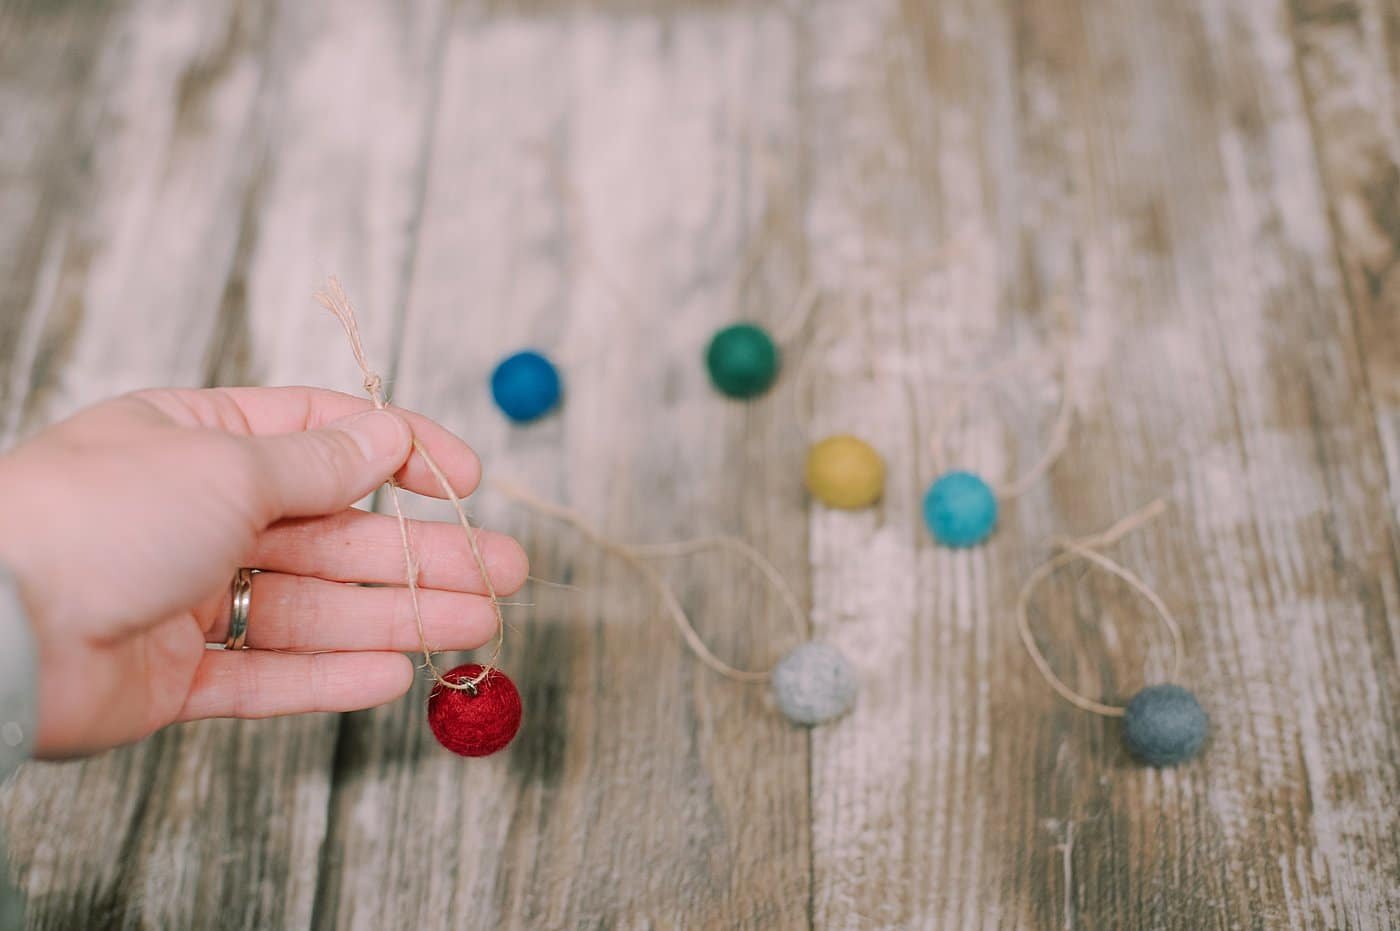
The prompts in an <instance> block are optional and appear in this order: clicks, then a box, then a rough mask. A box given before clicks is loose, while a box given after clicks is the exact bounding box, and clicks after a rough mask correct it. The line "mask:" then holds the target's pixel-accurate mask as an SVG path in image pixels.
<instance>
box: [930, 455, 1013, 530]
mask: <svg viewBox="0 0 1400 931" xmlns="http://www.w3.org/2000/svg"><path fill="white" fill-rule="evenodd" d="M997 510H998V506H997V496H996V492H994V491H993V490H992V488H991V486H990V485H988V484H987V483H986V482H985V481H983V480H982V477H981V476H979V475H976V474H974V473H972V472H961V471H954V472H947V473H945V474H944V475H941V476H939V478H938V479H937V480H936V481H935V482H934V483H933V484H932V485H930V486H929V490H928V494H926V495H925V496H924V522H925V523H927V524H928V529H929V532H930V533H932V534H933V538H934V539H935V540H937V541H938V542H939V543H942V544H943V545H944V546H952V547H965V546H976V545H977V544H978V543H981V542H982V541H984V540H986V539H987V538H988V537H989V536H991V535H992V531H993V530H995V529H996V525H997Z"/></svg>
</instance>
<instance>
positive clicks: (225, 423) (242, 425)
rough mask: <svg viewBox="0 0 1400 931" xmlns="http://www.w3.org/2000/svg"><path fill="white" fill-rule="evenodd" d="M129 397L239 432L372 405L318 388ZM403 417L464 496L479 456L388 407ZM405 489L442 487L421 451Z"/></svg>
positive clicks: (297, 425) (259, 431) (256, 432)
mask: <svg viewBox="0 0 1400 931" xmlns="http://www.w3.org/2000/svg"><path fill="white" fill-rule="evenodd" d="M132 397H134V398H136V399H138V400H141V401H143V402H145V403H147V404H150V405H153V406H155V407H156V408H158V409H159V410H160V411H161V412H162V413H164V414H165V415H166V416H168V417H171V418H172V419H174V420H175V421H176V422H177V423H180V424H183V425H185V426H191V427H211V428H214V429H218V430H223V431H225V432H227V433H234V434H238V435H241V436H275V435H278V434H285V433H300V432H303V431H306V430H315V429H318V428H320V427H324V426H327V425H328V424H330V423H331V422H333V421H336V420H340V419H342V418H345V417H349V416H352V415H354V414H360V413H363V412H365V411H368V410H372V409H373V405H372V404H371V403H370V401H369V399H368V398H357V397H352V396H350V395H348V394H341V393H340V392H338V391H327V390H325V389H323V388H301V387H295V388H207V389H182V388H168V389H157V390H152V391H140V392H137V393H136V394H135V395H132ZM393 411H394V412H395V413H396V414H398V415H399V416H400V417H402V418H403V419H404V420H406V421H407V422H408V426H409V428H410V429H411V430H412V431H413V436H414V438H415V439H417V441H418V442H419V443H420V444H422V446H423V448H424V449H426V450H427V451H428V455H430V456H432V457H433V461H434V462H436V463H437V464H438V466H440V467H441V468H442V471H443V473H444V474H445V475H446V476H447V480H448V482H449V484H451V486H452V489H453V491H455V492H456V494H457V497H459V498H461V497H466V496H467V495H470V494H471V493H472V492H473V491H475V490H476V486H477V484H478V483H479V482H480V481H481V462H480V461H479V460H478V459H477V458H476V453H474V452H472V449H471V447H470V446H468V445H467V444H466V443H465V442H463V441H462V440H461V439H459V438H458V437H457V436H455V435H453V434H452V432H451V431H449V430H447V429H446V428H445V427H442V426H441V425H439V424H437V423H435V422H434V421H432V420H429V419H428V418H426V417H424V416H422V415H421V414H416V413H413V412H412V411H406V410H403V409H401V408H397V407H396V408H393ZM399 481H400V482H401V483H402V484H403V486H404V487H405V488H407V489H409V490H410V491H413V492H416V493H418V494H420V495H428V496H431V497H434V498H441V497H442V488H441V486H440V485H439V484H438V482H437V479H436V478H434V476H433V474H432V472H431V470H429V468H428V466H427V464H426V463H425V462H424V461H423V457H422V456H421V455H419V454H418V453H416V452H415V453H414V454H413V455H412V456H410V457H408V463H407V465H406V466H404V468H403V470H402V472H401V473H400V474H399Z"/></svg>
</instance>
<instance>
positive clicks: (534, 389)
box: [491, 349, 562, 423]
mask: <svg viewBox="0 0 1400 931" xmlns="http://www.w3.org/2000/svg"><path fill="white" fill-rule="evenodd" d="M561 391H562V385H561V382H560V379H559V370H558V369H556V368H555V367H554V363H553V362H550V361H549V359H548V358H546V357H545V356H544V355H542V354H541V353H538V352H535V351H534V350H529V349H527V350H525V351H523V352H517V353H515V354H514V355H511V356H507V357H506V358H505V359H503V360H501V363H500V364H499V365H497V366H496V370H495V371H494V372H492V373H491V397H493V398H494V399H495V400H496V406H497V407H499V408H500V409H501V411H502V413H504V414H505V415H506V416H507V417H509V418H510V419H511V420H514V421H515V422H516V423H528V422H529V421H531V420H536V419H538V418H540V417H543V416H544V415H545V414H547V413H549V412H550V411H551V410H553V409H554V406H555V405H556V404H558V403H559V395H560V393H561Z"/></svg>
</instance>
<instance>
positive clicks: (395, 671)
mask: <svg viewBox="0 0 1400 931" xmlns="http://www.w3.org/2000/svg"><path fill="white" fill-rule="evenodd" d="M412 684H413V663H412V662H410V661H409V659H408V657H406V656H404V655H402V654H400V653H316V654H310V655H307V654H302V655H297V654H292V653H267V652H263V651H260V650H238V651H225V650H208V651H206V652H205V654H204V657H203V658H202V659H201V660H200V663H199V668H198V669H197V670H195V676H194V682H193V684H192V685H191V687H190V692H189V697H188V698H187V699H186V701H185V706H184V708H183V709H182V710H181V711H180V715H179V717H178V720H180V721H194V720H198V719H199V718H267V717H272V716H274V715H281V714H304V713H307V712H313V711H359V710H361V709H363V708H373V707H375V706H377V705H382V704H384V703H386V702H391V701H393V700H394V699H396V698H398V697H400V696H401V695H403V694H404V693H405V692H407V691H408V689H409V686H411V685H412Z"/></svg>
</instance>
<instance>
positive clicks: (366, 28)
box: [5, 3, 440, 928]
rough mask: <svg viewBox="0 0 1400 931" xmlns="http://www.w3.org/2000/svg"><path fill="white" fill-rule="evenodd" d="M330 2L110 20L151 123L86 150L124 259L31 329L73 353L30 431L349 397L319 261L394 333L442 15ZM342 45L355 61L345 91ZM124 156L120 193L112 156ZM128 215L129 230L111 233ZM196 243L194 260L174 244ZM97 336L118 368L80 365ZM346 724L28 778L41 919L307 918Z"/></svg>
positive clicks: (292, 923)
mask: <svg viewBox="0 0 1400 931" xmlns="http://www.w3.org/2000/svg"><path fill="white" fill-rule="evenodd" d="M333 6H334V7H335V10H338V11H340V12H343V13H345V14H346V19H345V20H344V21H343V25H339V28H334V27H327V25H326V24H327V23H332V22H334V21H335V17H334V16H332V15H331V14H332V12H333V11H332V9H331V8H330V7H331V5H325V4H298V5H296V6H295V7H291V8H284V9H282V10H279V11H276V16H275V17H274V16H273V11H271V10H270V9H269V10H262V11H259V10H258V9H257V8H256V7H255V6H253V5H248V4H244V5H242V6H238V7H236V8H235V7H229V6H226V7H223V8H216V7H215V6H213V5H208V6H202V7H200V9H199V11H198V12H196V11H194V10H190V11H187V13H186V15H185V18H184V19H183V20H181V19H179V18H178V17H177V18H176V19H175V20H172V19H171V17H170V15H169V11H168V10H166V9H165V8H163V7H161V6H159V5H149V6H142V7H134V8H133V9H132V10H131V11H130V13H129V15H128V16H127V17H125V18H123V19H121V20H120V21H119V22H118V23H117V24H116V25H115V26H114V34H113V35H112V36H109V37H108V39H107V41H108V42H111V43H117V42H125V43H130V44H133V45H135V46H136V47H137V49H140V48H143V47H144V45H143V41H146V42H149V44H150V45H152V46H155V47H156V48H157V49H159V51H160V54H159V56H157V55H155V53H154V52H153V53H152V54H151V55H149V56H147V57H142V56H141V55H139V54H135V55H132V57H130V58H128V59H127V60H126V63H125V64H124V65H123V67H124V68H125V69H127V70H125V71H123V72H122V75H121V76H120V77H119V78H117V79H115V80H114V81H112V83H113V84H114V85H115V88H116V89H115V91H108V93H110V94H112V96H113V97H114V98H116V99H121V98H122V97H123V96H124V92H125V93H126V94H130V95H135V94H136V93H137V92H138V91H139V93H140V94H141V95H142V98H141V99H142V101H143V102H142V103H141V104H140V106H139V107H138V106H135V105H133V109H135V110H137V111H138V112H139V113H140V114H141V115H142V116H144V117H146V119H145V120H144V121H138V122H135V123H134V124H130V125H128V126H126V127H124V129H123V133H124V135H123V136H122V137H121V138H120V139H117V140H110V141H109V140H107V139H106V138H103V139H102V140H100V141H99V143H98V144H97V145H96V146H95V153H94V160H95V161H96V162H97V163H98V164H107V165H109V168H108V170H109V171H110V172H111V173H112V175H111V177H110V178H109V179H108V180H107V181H106V182H105V183H103V184H97V185H95V187H94V190H95V192H96V194H97V200H98V206H97V207H96V208H94V207H92V206H91V205H89V209H92V210H93V212H94V217H93V218H91V219H88V218H81V217H80V218H79V219H76V220H74V221H73V223H74V225H75V226H77V228H78V230H79V231H80V232H82V233H83V234H85V235H86V236H87V237H89V238H91V239H92V240H95V241H97V242H98V243H99V245H97V246H95V247H93V248H92V250H91V251H92V253H93V255H94V258H93V259H92V260H91V264H92V265H95V266H97V267H101V266H102V265H103V263H104V259H103V258H102V256H103V255H105V254H106V253H107V252H108V251H109V250H110V251H119V250H125V251H124V252H122V253H121V256H122V257H121V259H120V260H117V259H110V260H105V261H107V262H110V264H111V265H112V267H115V268H119V269H120V272H113V273H112V274H113V275H116V276H118V280H115V281H114V280H111V279H110V278H109V279H103V280H102V281H100V282H98V283H94V282H93V281H91V280H90V279H89V278H88V277H87V275H88V266H85V267H84V268H83V274H82V275H81V276H80V275H79V274H78V273H77V272H73V273H71V274H72V275H73V279H74V280H73V281H72V283H71V288H72V290H73V293H74V294H75V295H76V296H75V297H73V298H72V300H73V301H74V302H75V303H76V304H78V306H80V307H81V309H82V312H81V313H80V314H76V315H74V316H73V317H72V318H67V319H60V318H58V317H57V316H56V315H55V316H53V317H51V318H50V319H48V320H44V319H35V320H30V321H27V325H29V326H39V325H44V326H47V327H48V328H49V329H50V330H51V331H52V332H53V333H54V334H55V335H54V336H53V337H51V339H52V340H54V341H57V340H59V339H60V338H61V339H62V340H65V341H66V343H67V345H68V346H69V347H70V348H69V349H67V350H66V355H67V358H66V359H65V360H64V363H63V364H62V365H59V366H55V367H54V369H53V374H52V375H51V376H50V377H51V378H52V384H51V386H50V383H48V382H45V383H43V384H40V385H39V386H38V387H37V388H36V389H35V390H34V391H33V392H31V393H30V395H29V398H28V403H30V404H31V405H37V404H39V403H41V402H42V403H43V404H44V407H43V408H42V409H41V410H37V411H34V412H31V413H30V414H29V420H30V421H33V422H37V421H41V420H44V419H49V418H51V417H53V416H56V415H59V414H61V413H63V412H64V411H65V410H66V409H68V408H71V407H74V406H77V405H79V404H83V403H89V402H91V401H94V400H97V399H99V398H101V397H103V396H106V395H108V394H111V393H115V392H116V391H119V390H122V389H124V388H129V387H135V386H137V385H141V384H153V383H174V384H194V385H198V384H201V383H256V382H268V383H308V382H309V383H313V384H327V385H330V384H346V386H347V387H353V386H354V381H353V380H352V378H351V375H352V373H353V372H354V371H355V366H354V362H353V360H352V359H351V358H350V357H349V355H348V353H345V352H341V351H336V352H329V351H326V349H325V347H326V345H327V344H329V345H331V346H334V347H336V349H337V350H339V348H340V346H339V343H338V342H337V340H338V339H339V338H340V337H339V333H338V332H337V331H336V329H335V324H334V322H333V321H332V320H331V319H330V318H329V316H326V315H324V314H321V313H318V312H317V311H316V310H315V309H314V305H313V304H312V303H311V302H310V290H309V289H310V288H312V287H315V286H316V284H317V283H318V282H319V281H321V280H323V279H324V276H325V275H326V274H327V273H328V272H330V271H332V270H335V271H339V273H340V274H341V275H342V277H344V278H345V280H346V282H347V285H348V286H350V287H352V288H355V289H356V290H357V293H360V294H363V295H364V297H365V298H366V299H367V300H372V301H374V302H375V303H376V304H378V305H381V306H383V307H385V308H386V309H387V311H388V312H387V313H385V314H383V315H381V316H378V317H377V318H376V319H374V320H367V321H366V329H367V333H368V334H369V336H370V337H371V338H376V339H380V340H383V341H386V342H392V339H393V335H394V333H395V332H396V330H397V329H398V317H399V313H400V312H401V308H402V303H403V297H402V292H403V288H404V286H405V278H404V275H405V269H406V263H407V255H408V249H409V245H410V242H411V233H412V229H413V226H414V223H415V221H416V213H417V209H418V203H419V200H420V197H421V180H422V175H423V163H422V156H423V152H424V150H425V148H424V147H425V142H426V136H425V128H426V126H427V124H428V119H429V117H430V110H431V105H432V100H433V93H432V88H433V86H434V85H435V82H436V72H435V68H436V58H435V55H434V48H435V47H436V45H437V43H438V39H437V33H438V25H439V19H440V16H439V13H440V10H439V6H438V5H437V4H435V3H424V4H420V5H418V6H416V7H407V6H404V5H402V4H382V3H381V4H363V5H360V6H359V7H357V8H355V9H353V10H352V9H350V8H349V7H347V6H345V5H343V4H336V5H333ZM352 14H353V15H352ZM274 28H275V34H276V35H277V36H278V38H277V39H276V40H275V41H274V40H273V39H272V38H271V36H272V35H273V33H274ZM347 55H349V56H353V57H354V58H355V59H356V60H357V61H359V62H360V63H361V64H362V66H363V68H362V70H359V71H357V72H355V74H354V76H353V78H352V79H350V80H347V77H346V75H345V72H344V68H343V66H342V62H343V61H344V58H345V56H347ZM328 87H331V88H338V89H339V90H338V91H337V92H336V93H335V94H331V93H328V92H327V88H328ZM128 88H135V89H134V90H129V89H128ZM235 90H236V91H237V93H235ZM239 95H241V96H239ZM147 98H154V99H156V100H161V101H167V102H168V101H176V102H177V104H176V109H177V112H178V113H180V114H183V117H182V118H181V121H177V122H179V125H178V126H173V127H172V126H167V125H163V124H162V123H161V121H164V120H169V119H170V116H171V114H170V113H169V112H168V104H165V105H152V104H150V103H148V102H144V101H145V100H146V99H147ZM336 100H339V101H340V105H339V106H338V107H328V106H327V102H328V101H332V102H333V101H336ZM104 119H106V120H109V121H112V122H119V120H118V116H117V115H116V114H105V116H104ZM152 122H155V123H156V124H157V125H151V123H152ZM162 130H164V132H162ZM125 133H130V134H131V135H130V137H129V138H128V137H127V136H126V135H125ZM138 142H142V143H144V144H145V145H147V146H149V148H150V151H146V150H141V149H139V148H138V147H137V143H138ZM129 149H134V151H131V152H130V155H129V156H128V157H129V158H130V164H129V166H128V172H129V173H134V174H136V175H138V177H137V178H136V179H135V180H134V181H133V180H132V179H130V178H129V177H128V176H127V175H122V174H119V173H118V168H117V167H116V166H115V165H111V163H112V162H113V161H114V160H116V159H117V158H118V156H119V155H120V154H121V153H123V152H126V151H127V150H129ZM147 171H149V176H147V175H145V174H142V173H143V172H147ZM140 184H145V185H147V189H146V190H145V191H143V190H142V189H141V188H140V187H139V185H140ZM132 186H135V187H136V191H135V192H134V193H133V192H132V191H131V190H130V188H131V187H132ZM109 190H110V193H108V192H109ZM113 197H120V198H127V197H131V198H133V199H134V200H133V202H134V203H135V204H136V205H137V206H136V207H131V206H129V205H128V206H126V207H112V208H111V211H110V216H106V217H105V218H104V214H103V211H102V209H101V202H102V200H103V199H104V198H113ZM152 204H154V205H156V206H155V207H153V206H152ZM161 205H168V207H165V208H164V209H165V210H166V211H167V212H168V214H171V215H174V214H178V222H176V220H175V219H172V217H171V216H168V215H161V214H160V210H159V208H160V207H161ZM131 213H135V214H137V215H138V216H140V218H141V219H142V221H143V222H142V224H141V225H139V226H138V227H133V228H127V227H124V226H123V225H122V224H121V223H120V222H119V221H120V220H121V219H123V218H125V217H127V215H128V214H131ZM206 223H207V226H205V225H203V224H206ZM108 238H112V239H115V240H117V242H118V245H115V246H109V245H108V244H107V240H108ZM138 246H139V247H141V249H140V256H139V257H138V258H133V257H132V256H133V254H134V253H136V252H137V251H138V248H137V247H138ZM192 248H198V249H199V257H198V258H197V259H196V258H192V257H188V256H187V255H186V254H185V250H189V249H192ZM133 266H134V267H133ZM143 267H144V269H145V270H144V271H143ZM157 269H163V270H160V271H157ZM65 284H66V282H65ZM104 346H105V347H107V348H108V351H110V352H112V353H113V355H112V356H111V357H110V359H106V358H104V359H103V361H101V362H97V361H94V359H93V357H94V356H96V355H97V354H98V353H99V352H100V351H101V347H104ZM124 358H129V359H130V361H129V362H126V363H124V362H123V359H124ZM26 377H28V376H26ZM347 383H348V384H347ZM336 725H337V719H336V718H334V717H331V716H312V717H307V718H303V719H299V720H291V721H280V722H278V721H267V722H247V723H235V722H210V723H206V724H201V725H196V726H187V727H180V728H175V729H172V730H170V731H167V732H165V733H163V734H161V735H158V737H157V738H155V739H153V740H152V741H149V742H147V743H146V744H145V745H143V746H141V747H138V748H133V749H131V750H128V751H120V752H117V753H113V754H110V755H108V756H106V757H103V758H101V759H99V760H96V761H92V762H90V763H85V764H81V765H72V764H70V765H64V766H42V767H40V766H35V767H32V768H30V769H29V770H28V771H26V772H25V773H24V774H23V775H22V776H21V777H20V778H19V779H18V780H17V781H16V784H15V786H14V788H13V789H12V790H10V791H9V793H7V797H6V800H5V801H6V809H7V813H8V818H7V821H8V823H9V825H10V828H11V834H12V838H13V846H14V850H15V856H16V859H17V861H19V860H21V859H22V861H23V862H25V863H27V864H28V865H27V867H22V873H23V875H24V878H25V880H26V885H27V886H28V887H29V889H30V891H31V894H32V895H34V896H35V905H34V907H33V911H34V913H35V915H36V918H37V922H38V925H39V926H40V927H56V928H69V927H108V926H133V927H135V926H142V927H147V926H153V927H201V926H203V927H220V928H243V927H246V928H265V927H306V926H309V925H310V923H311V922H312V912H313V909H314V907H315V902H316V891H317V887H318V882H319V869H318V867H319V858H320V854H321V848H322V844H323V841H324V838H325V834H326V818H327V811H328V799H329V796H330V781H331V773H332V769H331V762H332V760H333V758H334V748H335V740H336V734H337V726H336ZM75 798H85V799H89V800H91V802H92V803H93V804H95V805H97V806H99V807H100V808H101V809H102V812H101V814H100V815H98V816H96V817H94V815H93V813H92V812H90V811H89V810H88V809H87V808H86V806H85V805H74V804H73V800H74V799H75ZM65 837H69V838H88V839H90V842H87V843H82V844H79V845H72V846H70V845H65V844H63V843H62V841H63V838H65ZM60 890H61V893H60V892H59V891H60Z"/></svg>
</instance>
